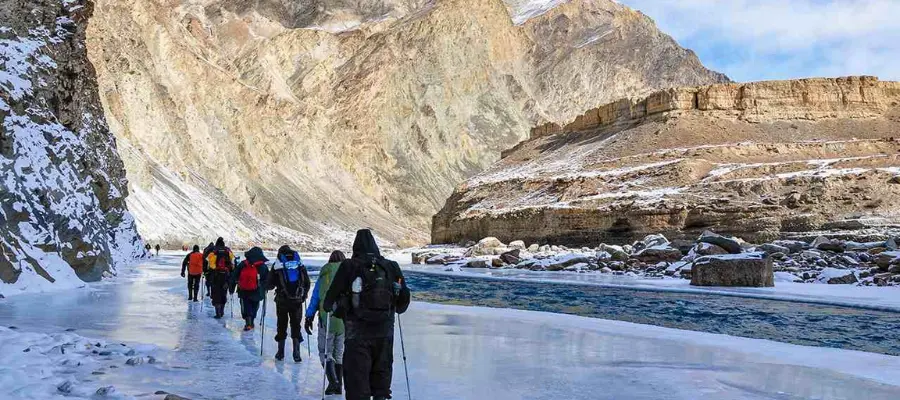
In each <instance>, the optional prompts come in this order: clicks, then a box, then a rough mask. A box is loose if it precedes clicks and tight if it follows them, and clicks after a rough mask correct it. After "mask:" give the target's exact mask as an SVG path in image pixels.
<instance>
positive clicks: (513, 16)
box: [88, 0, 727, 243]
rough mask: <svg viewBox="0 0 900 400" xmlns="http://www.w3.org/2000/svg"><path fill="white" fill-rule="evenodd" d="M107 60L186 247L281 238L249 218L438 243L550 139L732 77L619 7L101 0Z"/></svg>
mask: <svg viewBox="0 0 900 400" xmlns="http://www.w3.org/2000/svg"><path fill="white" fill-rule="evenodd" d="M88 49H89V53H90V57H91V60H92V61H93V63H94V65H95V66H96V67H97V70H98V73H99V78H100V79H99V80H100V84H101V97H102V100H103V104H104V108H105V112H106V116H107V119H108V120H109V121H110V126H111V128H112V130H113V132H115V134H116V137H117V140H118V141H119V143H120V144H121V145H122V146H125V147H128V148H129V149H133V150H134V151H135V152H137V153H138V154H137V155H136V156H134V157H127V158H126V160H125V162H126V164H125V165H126V169H127V170H128V173H129V177H130V185H131V188H132V193H133V195H132V196H133V197H134V198H133V199H129V204H135V205H140V206H135V207H134V212H135V216H136V218H137V221H138V225H139V229H141V231H142V234H143V235H144V236H145V237H146V238H148V240H151V241H165V242H169V243H172V242H177V241H185V242H192V241H196V240H197V238H203V237H210V238H214V237H216V236H218V235H219V234H222V235H225V236H226V238H227V239H229V240H230V241H237V242H241V243H254V242H267V241H270V240H272V239H271V237H272V235H270V234H269V233H271V232H272V231H271V230H269V229H261V230H256V229H247V230H244V229H243V228H240V229H234V230H225V232H222V229H221V228H220V226H221V224H223V223H227V221H229V220H235V221H238V224H239V225H241V226H251V225H252V226H257V225H259V224H262V225H271V226H274V227H275V229H276V230H281V231H283V232H288V234H287V235H286V236H288V237H289V236H290V235H291V232H302V233H304V234H305V235H304V236H303V237H304V238H312V239H316V238H327V239H332V238H336V239H340V238H341V237H342V234H343V237H344V239H345V241H347V239H348V238H349V237H351V236H350V235H347V234H346V233H347V232H350V233H352V232H353V231H354V230H355V229H356V228H358V227H361V226H369V227H373V228H375V230H376V232H379V233H381V234H382V236H383V237H384V238H386V239H388V240H390V241H394V242H402V241H404V239H405V242H407V243H414V242H424V241H427V237H428V234H427V229H428V222H429V218H430V216H431V215H433V214H434V212H435V211H436V210H437V209H438V208H439V207H440V205H441V204H443V201H444V200H445V199H446V197H447V196H448V195H449V194H450V193H451V192H452V190H453V187H454V186H455V185H456V184H457V183H458V182H461V181H463V180H465V179H466V178H468V177H470V176H472V175H474V174H476V173H478V172H480V171H482V170H484V169H485V168H487V167H488V166H490V165H491V164H492V163H493V162H494V161H496V160H497V159H498V158H499V154H500V151H501V150H503V149H506V148H509V147H511V146H513V145H515V144H516V143H518V142H520V141H521V140H524V139H526V138H527V136H528V130H529V129H530V128H531V127H532V126H534V125H536V124H538V123H541V122H543V121H565V120H569V119H571V118H574V117H575V116H576V115H578V114H580V113H582V112H583V111H584V110H585V109H587V108H589V107H592V106H594V105H595V104H596V103H595V102H597V101H612V100H614V99H616V98H619V97H623V96H640V95H646V94H648V93H651V92H652V91H655V90H659V89H662V88H666V87H672V86H685V85H699V84H707V83H714V82H723V81H726V80H727V78H726V77H725V76H723V75H721V74H718V73H715V72H712V71H709V70H708V69H706V68H704V67H703V65H701V63H700V62H699V60H698V59H697V57H696V56H695V55H694V54H693V53H692V52H690V51H689V50H685V49H683V48H681V47H680V46H678V44H677V43H675V41H674V40H672V38H670V37H669V36H667V35H665V34H664V33H661V32H660V31H659V30H658V29H657V28H656V26H655V24H654V23H653V21H651V20H650V19H649V18H647V17H646V16H644V15H642V14H640V13H638V12H635V11H633V10H631V9H628V8H627V7H625V6H622V5H620V4H617V3H616V2H613V1H609V0H572V1H568V2H559V1H552V2H546V3H543V4H541V3H536V2H531V1H520V0H506V1H505V2H504V1H502V0H434V1H432V0H365V1H346V0H325V1H318V2H314V3H309V2H297V1H288V0H270V1H260V2H242V1H234V0H212V1H200V0H186V1H179V2H169V1H161V0H146V1H132V0H97V13H96V16H95V17H94V18H93V19H92V21H91V30H90V32H89V37H88ZM163 175H164V176H169V177H174V178H175V180H174V181H173V180H171V179H168V178H167V179H159V177H160V176H163ZM185 187H194V188H195V189H198V190H196V191H193V190H192V191H191V193H194V194H195V196H202V198H197V197H193V198H186V196H174V197H175V199H177V202H175V201H169V200H167V199H169V197H170V196H167V195H165V194H166V193H184V192H185V190H183V189H184V188H185ZM192 200H193V201H192ZM205 205H209V206H210V207H214V208H215V209H216V210H217V211H216V212H214V213H212V215H209V217H210V218H217V219H219V220H222V221H225V222H221V223H220V222H211V223H207V224H197V223H195V222H196V221H197V218H196V216H201V217H202V216H205V213H204V209H203V207H204V206H205ZM229 210H232V211H234V212H232V211H229ZM219 211H222V212H219ZM171 215H190V216H194V217H191V218H169V217H167V216H171ZM248 218H249V219H253V220H255V221H256V222H253V223H252V224H250V223H249V222H247V223H245V222H243V221H248ZM248 224H250V225H248ZM279 227H281V228H284V229H280V228H279ZM240 232H244V233H243V234H239V233H240ZM256 232H263V233H264V234H260V235H259V236H254V235H255V233H256ZM276 236H277V235H276ZM277 240H283V237H282V236H279V239H277ZM304 240H305V239H304Z"/></svg>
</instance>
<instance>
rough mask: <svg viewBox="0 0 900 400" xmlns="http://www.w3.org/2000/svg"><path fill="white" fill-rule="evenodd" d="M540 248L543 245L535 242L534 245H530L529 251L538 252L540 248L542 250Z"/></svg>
mask: <svg viewBox="0 0 900 400" xmlns="http://www.w3.org/2000/svg"><path fill="white" fill-rule="evenodd" d="M540 249H541V246H538V245H537V244H533V245H531V246H528V252H529V253H537V252H538V250H540Z"/></svg>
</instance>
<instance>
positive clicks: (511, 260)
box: [500, 249, 522, 265]
mask: <svg viewBox="0 0 900 400" xmlns="http://www.w3.org/2000/svg"><path fill="white" fill-rule="evenodd" d="M520 255H521V251H520V250H519V249H514V250H510V251H507V252H506V253H503V254H501V255H500V260H502V261H503V262H504V263H507V264H512V265H516V264H518V263H520V262H522V257H520Z"/></svg>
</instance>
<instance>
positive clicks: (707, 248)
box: [692, 242, 731, 256]
mask: <svg viewBox="0 0 900 400" xmlns="http://www.w3.org/2000/svg"><path fill="white" fill-rule="evenodd" d="M692 250H693V251H694V253H695V254H697V255H701V256H715V255H720V254H731V253H730V252H729V251H728V250H725V249H723V248H721V247H719V246H717V245H714V244H711V243H705V242H701V243H697V245H696V246H694V248H693V249H692Z"/></svg>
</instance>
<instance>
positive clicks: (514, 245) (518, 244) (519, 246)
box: [509, 240, 526, 250]
mask: <svg viewBox="0 0 900 400" xmlns="http://www.w3.org/2000/svg"><path fill="white" fill-rule="evenodd" d="M509 248H510V249H514V250H525V249H526V247H525V242H523V241H521V240H514V241H512V242H509Z"/></svg>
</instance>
